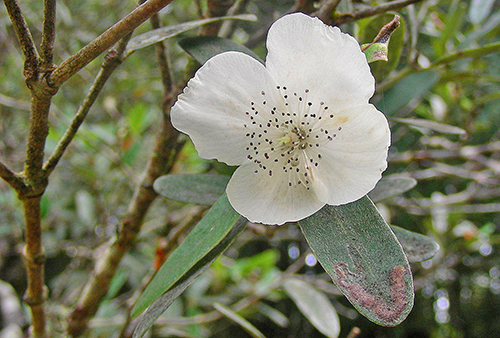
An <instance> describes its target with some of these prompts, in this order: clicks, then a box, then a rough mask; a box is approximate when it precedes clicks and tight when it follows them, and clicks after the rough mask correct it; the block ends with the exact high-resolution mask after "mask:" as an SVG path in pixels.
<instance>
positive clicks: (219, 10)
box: [200, 0, 234, 36]
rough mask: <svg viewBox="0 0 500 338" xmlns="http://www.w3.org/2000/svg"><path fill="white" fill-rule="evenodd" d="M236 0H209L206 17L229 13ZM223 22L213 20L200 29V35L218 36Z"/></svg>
mask: <svg viewBox="0 0 500 338" xmlns="http://www.w3.org/2000/svg"><path fill="white" fill-rule="evenodd" d="M233 3H234V0H208V1H207V11H206V13H205V17H206V18H217V17H220V16H224V15H226V14H227V11H228V10H229V8H231V6H232V5H233ZM221 25H222V22H221V21H219V22H213V23H211V24H208V25H204V26H203V27H201V29H200V35H203V36H216V35H217V33H219V29H220V27H221Z"/></svg>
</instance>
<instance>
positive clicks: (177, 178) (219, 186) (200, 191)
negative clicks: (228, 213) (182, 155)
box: [153, 174, 229, 205]
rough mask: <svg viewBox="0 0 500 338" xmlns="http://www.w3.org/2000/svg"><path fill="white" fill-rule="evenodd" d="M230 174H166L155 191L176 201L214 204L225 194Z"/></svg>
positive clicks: (155, 184)
mask: <svg viewBox="0 0 500 338" xmlns="http://www.w3.org/2000/svg"><path fill="white" fill-rule="evenodd" d="M228 182H229V176H224V175H215V174H196V175H190V174H183V175H165V176H162V177H160V178H158V179H157V180H156V181H155V183H154V185H153V187H154V189H155V191H156V192H157V193H158V194H160V195H162V196H164V197H167V198H170V199H173V200H175V201H180V202H186V203H194V204H202V205H212V204H214V203H215V202H217V200H218V199H219V198H220V197H221V196H222V195H224V192H225V191H226V185H227V183H228Z"/></svg>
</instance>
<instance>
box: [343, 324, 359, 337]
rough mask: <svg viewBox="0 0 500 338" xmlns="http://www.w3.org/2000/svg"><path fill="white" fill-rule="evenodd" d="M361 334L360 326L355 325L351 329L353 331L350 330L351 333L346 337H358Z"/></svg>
mask: <svg viewBox="0 0 500 338" xmlns="http://www.w3.org/2000/svg"><path fill="white" fill-rule="evenodd" d="M360 334H361V330H360V329H359V327H356V326H355V327H353V328H352V329H351V332H349V334H348V335H347V337H346V338H356V337H357V336H359V335H360Z"/></svg>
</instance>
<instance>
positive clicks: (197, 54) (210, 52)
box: [179, 36, 264, 64]
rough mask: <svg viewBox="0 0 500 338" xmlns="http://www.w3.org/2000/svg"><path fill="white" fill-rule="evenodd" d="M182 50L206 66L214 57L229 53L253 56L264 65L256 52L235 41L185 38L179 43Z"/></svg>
mask: <svg viewBox="0 0 500 338" xmlns="http://www.w3.org/2000/svg"><path fill="white" fill-rule="evenodd" d="M179 45H180V46H181V48H182V49H184V50H185V51H186V52H188V53H189V55H191V56H192V57H193V58H195V60H196V61H198V62H199V63H201V64H204V63H205V62H206V61H207V60H208V59H210V58H211V57H212V56H214V55H217V54H220V53H223V52H228V51H237V52H242V53H245V54H248V55H250V56H252V57H253V58H254V59H256V60H257V61H259V62H262V63H264V62H263V61H262V60H261V59H260V58H259V57H258V56H257V54H255V53H254V52H252V51H251V50H250V49H248V48H247V47H245V46H243V45H241V44H239V43H237V42H234V41H233V40H229V39H224V38H219V37H216V36H196V37H192V38H185V39H182V40H180V41H179Z"/></svg>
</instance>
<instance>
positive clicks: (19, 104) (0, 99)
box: [0, 94, 30, 111]
mask: <svg viewBox="0 0 500 338" xmlns="http://www.w3.org/2000/svg"><path fill="white" fill-rule="evenodd" d="M0 105H3V106H6V107H11V108H16V109H22V110H27V111H30V104H29V103H28V102H24V101H19V100H16V99H13V98H11V97H8V96H5V95H2V94H0Z"/></svg>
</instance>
